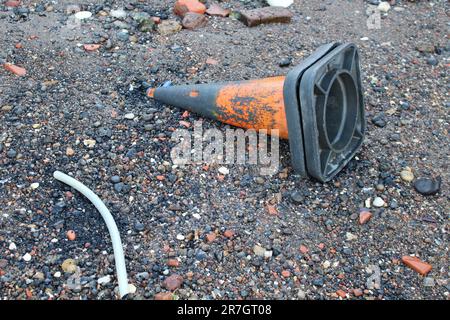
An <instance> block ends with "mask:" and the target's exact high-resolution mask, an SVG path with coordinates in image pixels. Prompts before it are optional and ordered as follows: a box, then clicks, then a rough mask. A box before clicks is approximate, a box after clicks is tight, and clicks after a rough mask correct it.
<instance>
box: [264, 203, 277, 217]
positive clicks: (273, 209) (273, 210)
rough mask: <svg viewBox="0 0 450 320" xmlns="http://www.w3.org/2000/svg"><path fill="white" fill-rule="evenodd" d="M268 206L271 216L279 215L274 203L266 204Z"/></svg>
mask: <svg viewBox="0 0 450 320" xmlns="http://www.w3.org/2000/svg"><path fill="white" fill-rule="evenodd" d="M266 208H267V211H268V212H269V214H270V215H271V216H276V215H278V210H277V208H275V206H272V205H270V204H268V205H267V206H266Z"/></svg>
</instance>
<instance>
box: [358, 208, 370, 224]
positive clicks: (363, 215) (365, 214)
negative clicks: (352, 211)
mask: <svg viewBox="0 0 450 320" xmlns="http://www.w3.org/2000/svg"><path fill="white" fill-rule="evenodd" d="M370 218H372V213H371V212H369V211H366V210H363V211H361V212H360V213H359V224H365V223H366V222H367V221H369V220H370Z"/></svg>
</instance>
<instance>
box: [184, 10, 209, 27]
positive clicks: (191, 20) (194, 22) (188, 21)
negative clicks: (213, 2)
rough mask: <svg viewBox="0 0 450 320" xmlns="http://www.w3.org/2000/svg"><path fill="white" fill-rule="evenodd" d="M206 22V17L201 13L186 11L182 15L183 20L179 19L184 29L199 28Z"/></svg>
mask: <svg viewBox="0 0 450 320" xmlns="http://www.w3.org/2000/svg"><path fill="white" fill-rule="evenodd" d="M207 23H208V19H207V18H206V16H205V15H203V14H198V13H193V12H187V13H186V14H185V15H184V18H183V20H182V21H181V25H182V26H183V28H185V29H189V30H195V29H200V28H202V27H204V26H206V24H207Z"/></svg>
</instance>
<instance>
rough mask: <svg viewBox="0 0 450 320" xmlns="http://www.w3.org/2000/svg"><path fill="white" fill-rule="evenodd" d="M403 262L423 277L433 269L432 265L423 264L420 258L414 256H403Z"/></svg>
mask: <svg viewBox="0 0 450 320" xmlns="http://www.w3.org/2000/svg"><path fill="white" fill-rule="evenodd" d="M402 262H403V263H404V264H406V265H407V266H408V267H410V268H411V269H413V270H414V271H416V272H418V273H420V274H421V275H423V276H424V275H426V274H427V273H428V272H430V271H431V269H432V268H433V267H432V266H431V264H429V263H426V262H423V261H422V260H420V259H419V258H416V257H412V256H403V257H402Z"/></svg>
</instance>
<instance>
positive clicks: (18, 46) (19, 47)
mask: <svg viewBox="0 0 450 320" xmlns="http://www.w3.org/2000/svg"><path fill="white" fill-rule="evenodd" d="M14 47H15V48H16V49H22V48H23V46H22V44H21V43H16V45H15V46H14Z"/></svg>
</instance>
